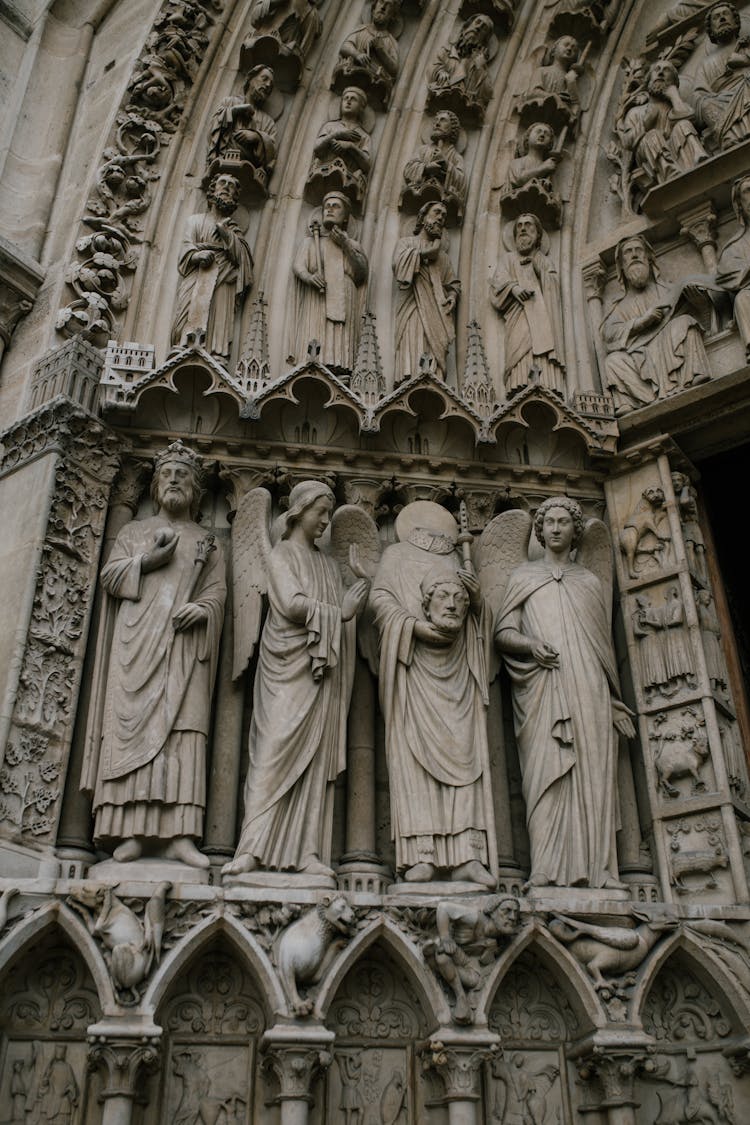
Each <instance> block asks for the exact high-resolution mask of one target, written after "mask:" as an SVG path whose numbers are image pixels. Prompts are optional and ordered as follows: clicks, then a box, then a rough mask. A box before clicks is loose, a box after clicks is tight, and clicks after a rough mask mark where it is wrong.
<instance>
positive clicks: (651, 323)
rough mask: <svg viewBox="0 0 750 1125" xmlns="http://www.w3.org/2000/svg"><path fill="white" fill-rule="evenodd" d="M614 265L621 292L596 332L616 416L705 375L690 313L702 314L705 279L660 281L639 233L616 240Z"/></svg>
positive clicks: (698, 334)
mask: <svg viewBox="0 0 750 1125" xmlns="http://www.w3.org/2000/svg"><path fill="white" fill-rule="evenodd" d="M615 266H616V269H617V277H618V280H619V282H620V284H621V286H622V288H623V290H624V292H623V294H622V296H620V297H617V298H616V299H615V300H614V301H613V302H612V305H611V306H610V308H609V310H608V312H607V314H606V316H605V317H604V320H603V321H602V326H601V334H602V340H603V342H604V347H605V348H606V351H607V356H606V360H605V382H606V385H607V389H608V390H609V391H610V392H611V394H612V398H613V399H614V404H615V414H617V415H622V414H627V413H628V412H629V411H631V410H636V409H637V408H638V407H639V406H646V405H647V404H648V403H650V402H653V401H654V400H655V399H657V398H664V397H665V396H666V395H670V394H674V393H675V392H677V391H681V390H683V389H684V388H685V387H690V386H692V385H693V384H695V383H704V382H706V380H707V379H709V378H710V372H711V369H710V366H709V362H708V356H707V355H706V350H705V348H704V346H703V338H702V329H701V325H700V323H699V321H698V320H697V318H696V315H695V314H696V312H700V313H703V312H705V309H706V306H707V304H708V300H709V299H708V296H707V287H708V286H707V281H708V279H706V278H690V277H687V278H682V279H681V280H680V281H679V282H676V283H675V284H673V285H668V284H666V283H665V282H663V281H661V280H660V278H659V271H658V269H657V267H656V262H655V257H654V252H653V250H652V248H651V246H650V245H649V243H648V242H647V240H646V239H645V238H644V237H643V235H640V234H639V235H635V236H634V237H632V238H625V239H623V240H622V242H620V243H619V244H618V246H617V249H616V251H615Z"/></svg>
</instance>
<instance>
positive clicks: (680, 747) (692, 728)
mask: <svg viewBox="0 0 750 1125" xmlns="http://www.w3.org/2000/svg"><path fill="white" fill-rule="evenodd" d="M660 719H661V720H663V721H662V722H660V723H659V726H660V727H661V728H662V729H661V730H660V731H659V733H658V734H656V735H655V736H653V738H652V741H653V742H654V743H655V745H654V767H655V769H656V776H657V778H658V781H659V785H660V787H661V789H662V791H663V792H664V793H665V794H666V795H667V797H679V796H680V791H679V789H678V788H677V787H676V786H675V785H672V781H673V780H674V779H675V778H680V777H690V778H691V779H692V791H693V793H698V792H700V791H701V790H704V789H705V788H706V783H705V781H704V780H703V778H702V777H701V775H700V769H701V766H702V765H703V763H704V762H705V760H706V758H707V757H708V756H709V745H708V738H707V736H706V730H705V727H706V723H705V720H704V719H703V717H702V715H699V714H698V712H697V711H696V710H695V708H693V707H687V708H686V709H685V711H684V712H683V713H682V717H681V723H680V728H679V730H674V729H672V728H670V727H669V725H667V726H666V729H665V728H664V722H665V721H666V716H664V715H657V716H656V718H655V719H654V722H655V723H657V722H659V720H660Z"/></svg>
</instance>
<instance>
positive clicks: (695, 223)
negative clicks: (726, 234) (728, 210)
mask: <svg viewBox="0 0 750 1125" xmlns="http://www.w3.org/2000/svg"><path fill="white" fill-rule="evenodd" d="M678 222H679V224H680V234H683V235H687V236H688V237H689V238H690V239H691V240H692V241H693V243H694V245H695V247H696V248H697V250H698V251H699V252H700V256H701V258H702V259H703V265H704V267H705V269H706V272H707V273H710V274H715V273H716V266H717V254H716V208H715V207H714V205H713V203H712V202H711V200H710V199H702V200H701V201H700V202H699V203H697V204H696V205H695V206H694V207H691V208H690V209H689V210H687V211H683V213H682V214H681V215H679V216H678Z"/></svg>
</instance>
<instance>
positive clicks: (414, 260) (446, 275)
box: [393, 202, 461, 383]
mask: <svg viewBox="0 0 750 1125" xmlns="http://www.w3.org/2000/svg"><path fill="white" fill-rule="evenodd" d="M447 214H448V212H447V209H446V207H445V204H444V203H439V202H438V203H425V204H424V206H423V207H422V208H421V209H420V211H419V214H418V215H417V221H416V224H415V226H414V234H413V235H410V236H407V237H406V238H402V239H400V240H399V242H398V243H397V244H396V250H395V252H394V255H393V273H394V276H395V278H396V283H397V285H398V287H399V289H400V290H401V300H400V301H399V305H398V309H397V311H396V360H395V381H396V382H397V383H400V382H401V380H402V379H407V378H409V377H411V376H413V375H416V374H417V373H418V371H419V368H420V360H421V358H422V356H423V355H424V354H425V353H428V354H429V355H431V356H432V357H433V359H434V360H435V364H436V366H437V371H438V374H439V375H440V377H441V378H443V379H444V378H445V369H446V364H447V360H448V348H449V347H450V345H451V344H452V342H453V338H454V335H455V330H454V327H453V314H454V310H455V308H456V302H457V301H458V296H459V293H460V291H461V283H460V281H459V280H458V278H457V277H456V275H455V272H454V270H453V266H452V265H451V262H450V259H449V257H448V255H447V253H446V252H445V250H444V249H443V238H444V231H445V221H446V218H447Z"/></svg>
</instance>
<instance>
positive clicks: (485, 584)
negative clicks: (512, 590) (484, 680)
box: [474, 508, 532, 680]
mask: <svg viewBox="0 0 750 1125" xmlns="http://www.w3.org/2000/svg"><path fill="white" fill-rule="evenodd" d="M531 527H532V519H531V516H530V515H529V513H528V512H524V511H523V510H522V509H521V508H512V509H511V510H510V511H508V512H501V513H500V515H499V516H495V518H494V519H493V520H490V522H489V523H488V524H487V526H486V527H485V529H484V531H483V532H482V534H481V535H480V536H479V539H478V540H477V542H476V543H475V545H474V566H475V567H476V571H477V574H478V575H479V581H480V583H481V586H482V593H483V594H484V596H485V598H486V599H487V602H488V604H489V606H490V610H491V612H492V623H493V627H494V624H495V622H496V621H497V618H498V616H499V614H500V610H501V608H502V604H503V601H504V599H505V588H506V586H507V585H508V579H509V578H510V576H511V574H512V572H513V571H514V570H515V569H516V567H517V566H520V564H521V563H524V562H528V558H529V538H530V536H531ZM490 665H491V666H490V669H489V674H490V679H492V680H494V679H495V676H496V675H497V673H498V672H499V670H500V658H499V656H498V654H497V650H496V648H495V646H494V645H493V646H492V648H491V655H490Z"/></svg>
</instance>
